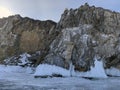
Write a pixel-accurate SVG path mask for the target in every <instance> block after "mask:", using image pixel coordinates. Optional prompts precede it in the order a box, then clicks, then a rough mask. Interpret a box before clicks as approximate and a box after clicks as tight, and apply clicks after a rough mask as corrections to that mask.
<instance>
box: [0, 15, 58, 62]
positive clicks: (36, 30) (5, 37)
mask: <svg viewBox="0 0 120 90" xmlns="http://www.w3.org/2000/svg"><path fill="white" fill-rule="evenodd" d="M55 27H56V23H55V22H53V21H51V20H47V21H39V20H33V19H30V18H27V17H25V18H22V17H21V16H20V15H15V16H10V17H8V18H2V19H0V60H3V59H4V58H8V57H11V56H15V55H19V54H21V53H24V52H27V53H30V54H32V53H35V52H36V51H40V52H41V54H42V55H43V56H44V55H45V54H47V52H48V50H49V47H48V46H49V45H50V43H51V42H52V41H53V39H55V36H56V31H55Z"/></svg>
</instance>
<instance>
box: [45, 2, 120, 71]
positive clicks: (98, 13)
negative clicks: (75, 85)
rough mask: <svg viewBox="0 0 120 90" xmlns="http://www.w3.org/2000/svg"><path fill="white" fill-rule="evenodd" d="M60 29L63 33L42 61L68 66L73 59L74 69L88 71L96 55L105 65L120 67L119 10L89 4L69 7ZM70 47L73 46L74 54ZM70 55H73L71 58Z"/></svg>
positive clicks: (59, 23)
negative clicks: (75, 7)
mask: <svg viewBox="0 0 120 90" xmlns="http://www.w3.org/2000/svg"><path fill="white" fill-rule="evenodd" d="M57 30H58V31H59V32H60V34H59V35H58V37H57V38H56V39H55V40H54V41H53V43H52V44H51V46H50V52H49V54H48V55H47V56H46V57H45V60H44V61H43V63H49V64H55V65H58V66H61V67H64V68H69V66H70V64H69V62H71V61H72V63H73V65H74V66H75V70H78V71H87V70H90V66H91V65H93V66H94V58H97V59H98V60H103V62H104V67H105V68H109V67H111V66H113V67H117V68H119V69H120V54H119V53H120V13H117V12H112V11H110V10H106V9H103V8H100V7H97V8H96V7H94V6H89V5H88V4H85V5H83V6H81V7H80V8H78V9H75V10H73V9H70V10H67V9H66V10H65V11H64V13H63V14H62V16H61V20H60V21H59V22H58V24H57ZM66 42H67V43H66ZM71 43H72V44H73V46H71V45H70V44H71ZM67 48H72V50H71V53H70V52H69V53H68V49H67ZM67 55H71V56H69V57H71V59H69V61H68V59H67V58H66V57H67Z"/></svg>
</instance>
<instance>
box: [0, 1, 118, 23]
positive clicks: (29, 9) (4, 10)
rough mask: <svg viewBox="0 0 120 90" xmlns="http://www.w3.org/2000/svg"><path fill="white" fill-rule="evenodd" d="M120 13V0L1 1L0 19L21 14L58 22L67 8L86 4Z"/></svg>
mask: <svg viewBox="0 0 120 90" xmlns="http://www.w3.org/2000/svg"><path fill="white" fill-rule="evenodd" d="M86 2H87V3H88V4H89V5H90V6H92V5H94V6H96V7H103V8H105V9H110V10H112V11H117V12H120V0H0V18H2V17H7V16H9V15H15V14H20V15H21V16H22V17H30V18H33V19H38V20H48V19H49V20H53V21H56V22H58V21H59V20H60V17H61V14H62V13H63V12H64V10H65V8H68V9H70V8H73V9H75V8H78V7H80V6H81V5H84V3H86Z"/></svg>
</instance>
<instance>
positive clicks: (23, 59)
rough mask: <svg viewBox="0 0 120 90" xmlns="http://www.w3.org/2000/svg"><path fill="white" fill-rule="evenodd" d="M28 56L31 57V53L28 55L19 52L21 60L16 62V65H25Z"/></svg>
mask: <svg viewBox="0 0 120 90" xmlns="http://www.w3.org/2000/svg"><path fill="white" fill-rule="evenodd" d="M28 57H31V55H29V54H27V53H24V54H21V55H20V59H19V60H20V61H21V62H20V63H18V65H25V64H27V63H29V61H28Z"/></svg>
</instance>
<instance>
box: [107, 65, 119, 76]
mask: <svg viewBox="0 0 120 90" xmlns="http://www.w3.org/2000/svg"><path fill="white" fill-rule="evenodd" d="M106 73H107V75H109V76H116V77H120V70H119V69H117V68H114V67H111V68H110V69H106Z"/></svg>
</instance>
